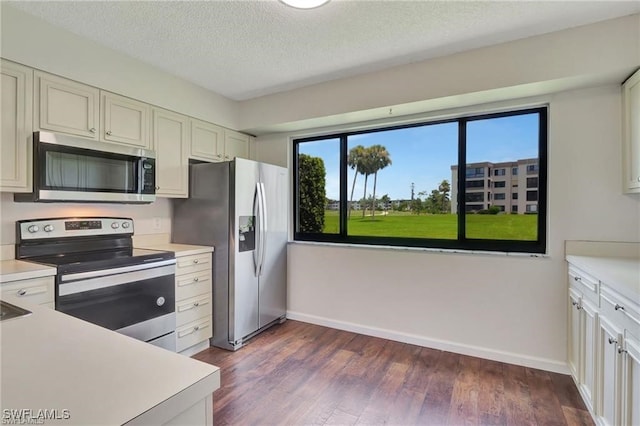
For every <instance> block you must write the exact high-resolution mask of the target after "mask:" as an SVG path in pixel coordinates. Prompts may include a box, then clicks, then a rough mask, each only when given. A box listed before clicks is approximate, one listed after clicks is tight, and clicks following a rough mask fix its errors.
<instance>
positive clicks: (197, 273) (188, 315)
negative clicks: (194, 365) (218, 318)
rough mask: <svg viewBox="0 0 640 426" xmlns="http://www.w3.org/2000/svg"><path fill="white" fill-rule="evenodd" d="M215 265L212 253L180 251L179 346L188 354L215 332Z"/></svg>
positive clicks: (177, 333)
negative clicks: (213, 296) (213, 280)
mask: <svg viewBox="0 0 640 426" xmlns="http://www.w3.org/2000/svg"><path fill="white" fill-rule="evenodd" d="M211 265H212V255H211V253H200V254H192V255H187V256H180V254H179V253H176V350H177V351H178V352H183V353H185V354H187V355H191V352H192V348H193V347H195V346H196V345H200V344H203V343H204V342H207V341H208V340H209V339H210V338H211V337H212V336H213V327H212V318H213V315H212V314H213V311H212V305H213V300H212V298H211V297H212V290H213V289H212V282H211V277H212V268H211Z"/></svg>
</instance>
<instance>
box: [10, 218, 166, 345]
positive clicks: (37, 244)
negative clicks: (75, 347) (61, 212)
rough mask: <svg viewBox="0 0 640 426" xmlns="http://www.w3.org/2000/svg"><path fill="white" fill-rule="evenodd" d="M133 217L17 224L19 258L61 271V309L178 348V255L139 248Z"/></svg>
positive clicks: (57, 302) (58, 280) (58, 297)
mask: <svg viewBox="0 0 640 426" xmlns="http://www.w3.org/2000/svg"><path fill="white" fill-rule="evenodd" d="M132 236H133V220H132V219H129V218H116V217H82V218H54V219H34V220H21V221H17V222H16V259H19V260H26V261H31V262H36V263H41V264H46V265H51V266H55V267H56V268H57V275H56V284H55V287H56V288H55V308H56V310H58V311H60V312H64V313H66V314H68V315H72V316H74V317H77V318H80V319H83V320H85V321H88V322H91V323H94V324H97V325H100V326H102V327H105V328H108V329H110V330H114V331H117V332H119V333H122V334H126V335H128V336H131V337H134V338H136V339H139V340H143V341H146V342H149V343H151V344H154V345H156V346H161V347H164V348H166V349H169V350H173V351H175V336H174V330H175V263H176V260H175V255H174V253H173V252H168V251H155V250H141V249H134V248H133V240H132Z"/></svg>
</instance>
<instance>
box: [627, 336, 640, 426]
mask: <svg viewBox="0 0 640 426" xmlns="http://www.w3.org/2000/svg"><path fill="white" fill-rule="evenodd" d="M624 344H625V354H624V356H625V360H624V364H625V367H624V380H623V381H624V390H625V391H624V399H623V407H624V409H623V411H624V413H623V415H624V421H623V423H624V424H626V425H639V424H640V341H639V340H636V339H635V338H632V337H631V336H629V335H627V336H626V337H625V341H624Z"/></svg>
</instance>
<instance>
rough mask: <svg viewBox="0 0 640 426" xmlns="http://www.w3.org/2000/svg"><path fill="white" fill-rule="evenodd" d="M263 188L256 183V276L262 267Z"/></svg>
mask: <svg viewBox="0 0 640 426" xmlns="http://www.w3.org/2000/svg"><path fill="white" fill-rule="evenodd" d="M263 189H264V186H263V185H262V183H261V182H257V183H256V198H257V199H258V218H257V219H258V220H257V222H258V232H257V233H256V236H257V238H258V241H257V244H256V252H255V255H256V276H257V277H259V276H260V275H262V266H263V262H264V241H265V240H264V237H265V227H266V221H265V206H264V193H263Z"/></svg>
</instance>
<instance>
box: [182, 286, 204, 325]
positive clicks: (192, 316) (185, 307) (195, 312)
mask: <svg viewBox="0 0 640 426" xmlns="http://www.w3.org/2000/svg"><path fill="white" fill-rule="evenodd" d="M211 312H212V311H211V293H207V294H202V295H200V296H196V297H191V298H189V299H185V300H180V301H178V302H176V324H177V325H178V327H179V326H181V325H185V324H187V323H190V322H192V321H196V320H198V319H201V318H202V319H207V318H211Z"/></svg>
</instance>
